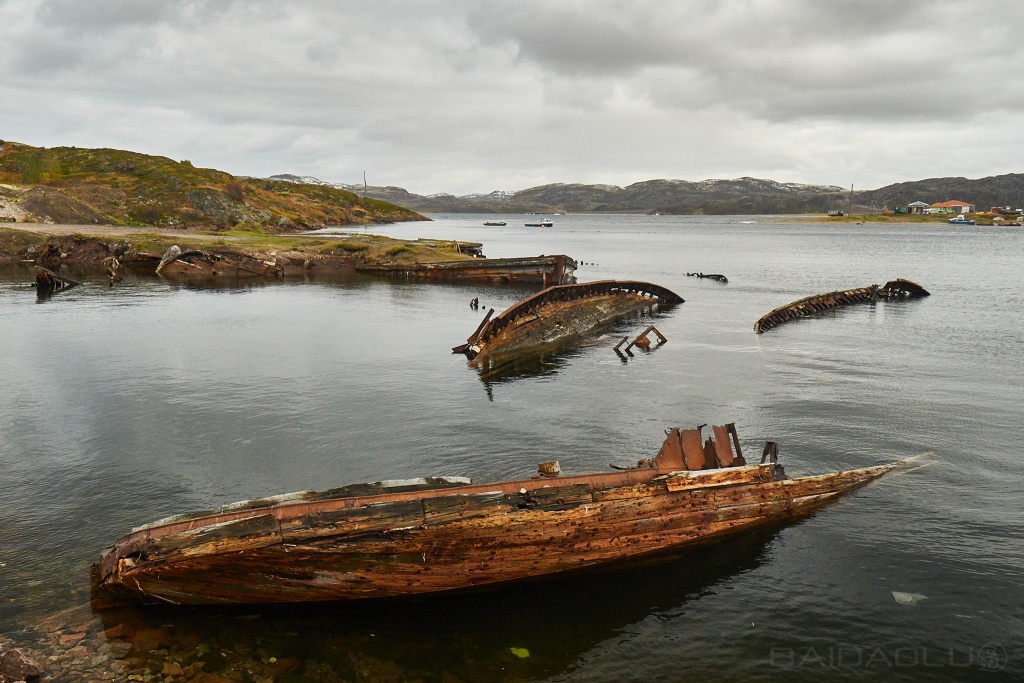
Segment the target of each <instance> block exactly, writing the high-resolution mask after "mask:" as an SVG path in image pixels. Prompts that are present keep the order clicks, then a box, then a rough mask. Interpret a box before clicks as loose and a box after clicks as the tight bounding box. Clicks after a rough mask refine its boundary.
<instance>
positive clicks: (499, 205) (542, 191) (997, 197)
mask: <svg viewBox="0 0 1024 683" xmlns="http://www.w3.org/2000/svg"><path fill="white" fill-rule="evenodd" d="M272 179H273V180H287V181H291V182H304V183H313V184H321V185H329V186H331V187H335V188H339V189H344V190H348V191H350V192H355V193H357V194H360V195H362V194H363V193H364V188H363V186H362V185H345V184H341V183H339V184H331V183H326V182H324V181H322V180H319V179H317V178H310V177H308V176H306V177H304V176H295V175H289V174H284V175H276V176H272ZM365 192H366V194H367V195H368V196H369V197H370V198H373V199H381V200H384V201H387V202H391V203H394V204H399V205H401V206H405V207H408V208H410V209H413V210H414V211H420V212H428V213H531V212H532V213H555V212H565V213H663V214H788V213H824V212H826V211H828V210H830V209H836V208H842V209H843V210H845V211H850V210H852V211H856V212H862V213H872V212H880V211H882V210H883V209H885V208H893V207H896V206H905V205H907V204H909V203H910V202H914V201H924V202H928V203H929V204H931V203H935V202H941V201H945V200H947V199H960V200H963V201H968V202H971V203H973V204H976V205H977V206H978V207H979V209H980V208H982V207H984V208H985V209H987V208H989V207H990V206H1013V207H1020V206H1024V174H1007V175H999V176H991V177H988V178H980V179H977V180H968V179H967V178H931V179H927V180H918V181H912V182H903V183H897V184H893V185H887V186H886V187H882V188H879V189H877V190H859V191H855V192H853V193H852V194H851V193H850V191H849V190H848V189H846V188H842V187H839V186H837V185H805V184H800V183H782V182H778V181H775V180H766V179H759V178H747V177H745V178H735V179H732V180H722V179H709V180H700V181H689V180H668V179H660V180H646V181H643V182H638V183H633V184H632V185H628V186H626V187H618V186H616V185H587V184H582V183H552V184H550V185H540V186H538V187H531V188H527V189H525V190H519V191H515V192H509V191H500V190H499V191H494V192H490V193H486V194H482V193H477V194H468V195H463V196H455V195H451V194H445V193H439V194H433V195H429V196H424V195H418V194H414V193H412V192H409V191H408V190H405V189H403V188H401V187H393V186H387V187H380V186H373V185H371V186H369V187H367V188H366V190H365Z"/></svg>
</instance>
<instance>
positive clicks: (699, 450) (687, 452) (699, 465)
mask: <svg viewBox="0 0 1024 683" xmlns="http://www.w3.org/2000/svg"><path fill="white" fill-rule="evenodd" d="M680 439H681V442H682V446H683V458H684V459H685V460H686V468H687V469H690V470H702V469H704V467H705V460H704V447H703V446H701V445H700V430H699V429H684V430H682V432H681V433H680Z"/></svg>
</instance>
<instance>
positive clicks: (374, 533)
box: [96, 424, 901, 604]
mask: <svg viewBox="0 0 1024 683" xmlns="http://www.w3.org/2000/svg"><path fill="white" fill-rule="evenodd" d="M702 427H703V425H702V426H701V427H697V428H694V429H680V428H673V429H670V430H668V431H667V433H666V438H665V442H664V444H663V445H662V447H661V449H660V450H659V451H658V453H657V454H656V455H655V456H653V457H651V458H644V459H641V460H639V461H638V462H637V463H636V465H635V466H632V465H631V466H629V467H622V466H619V467H618V468H617V469H616V471H611V472H604V473H597V474H584V475H564V474H561V472H560V467H559V466H558V463H557V462H555V461H553V462H547V463H541V464H540V466H539V468H538V471H539V473H538V475H536V476H533V477H527V478H523V479H520V480H517V481H506V482H499V483H491V484H473V483H472V482H471V481H470V480H468V479H465V478H459V477H433V478H427V479H413V480H398V481H381V482H376V483H372V484H357V485H353V486H346V487H343V488H339V489H334V490H330V491H325V492H322V493H311V492H302V493H294V494H289V495H282V496H276V497H273V498H264V499H259V500H251V501H246V502H242V503H236V504H234V505H228V506H226V507H222V508H219V509H216V510H210V511H207V512H200V513H196V514H191V515H183V516H179V517H172V518H168V519H165V520H161V521H158V522H154V523H152V524H147V525H145V526H141V527H138V528H136V529H134V530H132V531H131V532H130V533H129V534H127V535H126V536H124V537H122V538H121V539H119V540H118V541H117V542H116V543H114V545H113V546H112V547H110V548H106V549H105V550H104V551H103V553H102V557H101V559H100V564H99V566H98V567H97V574H96V575H97V578H98V580H99V582H100V584H101V585H102V586H105V587H106V588H107V589H109V590H111V591H114V592H122V593H125V594H128V595H132V596H136V597H138V598H141V599H143V600H144V601H155V602H164V603H173V604H211V603H213V604H225V603H277V602H282V603H283V602H303V601H327V600H354V599H364V598H383V597H398V596H409V595H418V594H427V593H438V592H444V591H453V590H462V589H471V588H475V587H480V586H491V585H495V584H502V583H506V582H513V581H519V580H523V579H536V578H538V577H545V576H551V575H555V574H560V573H563V572H567V571H571V570H580V569H584V568H587V567H591V566H593V565H600V564H605V563H609V562H615V561H623V560H629V559H631V558H636V557H638V556H642V555H648V554H651V553H658V552H663V551H666V550H669V549H673V548H678V547H680V546H684V545H686V544H689V543H695V542H703V541H707V540H709V539H714V538H718V537H721V536H724V535H727V534H732V533H736V532H740V531H743V530H745V529H750V528H752V527H755V526H758V525H761V524H765V523H769V522H776V521H779V520H787V519H793V518H797V517H799V516H801V515H805V514H807V513H808V512H810V511H812V510H814V509H816V508H818V507H819V506H821V505H823V504H825V503H828V502H830V501H832V500H835V499H836V498H837V497H838V496H839V495H841V494H843V493H846V492H848V491H851V490H853V489H856V488H857V487H860V486H863V485H864V484H867V483H868V482H870V481H872V480H874V479H876V478H878V477H880V476H882V475H883V474H885V473H886V472H889V471H890V470H892V469H893V468H894V467H896V466H898V465H899V464H901V463H900V462H894V463H889V464H884V465H878V466H875V467H865V468H862V469H854V470H847V471H841V472H833V473H831V474H822V475H817V476H807V477H799V478H793V479H791V478H789V477H787V476H786V473H785V471H784V470H783V468H782V466H781V465H780V464H779V462H778V447H777V444H775V443H773V442H768V443H766V444H765V449H764V452H763V454H762V457H761V462H760V463H758V464H748V463H747V462H746V460H745V459H744V457H743V453H742V451H741V449H740V442H739V438H738V436H737V433H736V429H735V426H734V425H732V424H726V425H722V426H715V427H713V428H712V431H713V436H712V437H710V438H708V439H707V440H706V441H704V440H703V436H702V432H701V429H702Z"/></svg>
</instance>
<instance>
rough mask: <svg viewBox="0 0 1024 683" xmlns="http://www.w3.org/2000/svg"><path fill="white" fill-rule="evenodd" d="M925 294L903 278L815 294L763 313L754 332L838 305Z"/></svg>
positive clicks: (916, 296)
mask: <svg viewBox="0 0 1024 683" xmlns="http://www.w3.org/2000/svg"><path fill="white" fill-rule="evenodd" d="M929 295H930V292H929V291H928V290H927V289H925V288H924V287H922V286H921V285H919V284H917V283H916V282H911V281H910V280H904V279H903V278H897V279H895V280H890V281H889V282H886V283H885V285H883V286H881V287H879V286H878V285H869V286H867V287H858V288H856V289H843V290H838V291H835V292H828V293H826V294H817V295H815V296H809V297H806V298H803V299H799V300H797V301H794V302H793V303H791V304H786V305H785V306H781V307H779V308H776V309H775V310H773V311H771V312H769V313H767V314H765V315H764V316H762V317H761V319H760V320H758V321H757V322H756V323H755V324H754V331H755V332H757V333H758V334H761V333H762V332H766V331H768V330H770V329H772V328H773V327H775V326H776V325H781V324H782V323H784V322H787V321H790V320H795V319H796V318H806V317H808V316H812V315H817V314H818V313H822V312H823V311H828V310H831V309H834V308H839V307H840V306H849V305H851V304H858V303H864V302H868V301H878V300H879V299H881V300H883V301H899V300H902V299H919V298H921V297H925V296H929Z"/></svg>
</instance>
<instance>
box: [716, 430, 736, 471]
mask: <svg viewBox="0 0 1024 683" xmlns="http://www.w3.org/2000/svg"><path fill="white" fill-rule="evenodd" d="M711 429H712V430H713V431H714V432H715V455H716V456H718V464H719V465H720V466H722V467H732V466H733V465H734V464H735V462H736V458H735V456H734V455H733V453H732V443H730V441H729V429H728V428H727V427H725V426H723V425H714V426H713V427H712V428H711Z"/></svg>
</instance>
